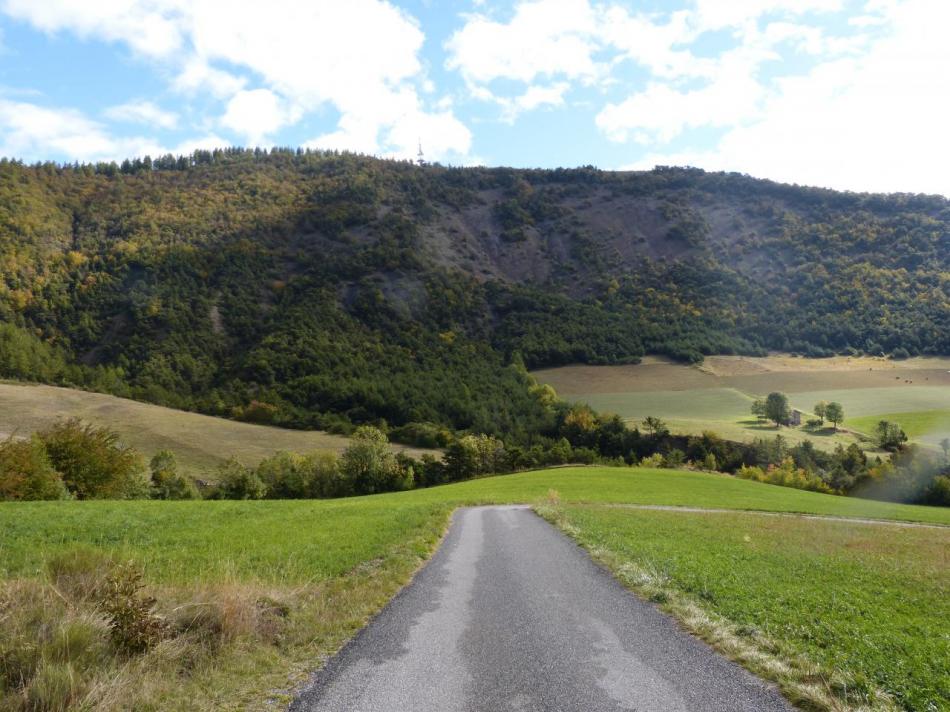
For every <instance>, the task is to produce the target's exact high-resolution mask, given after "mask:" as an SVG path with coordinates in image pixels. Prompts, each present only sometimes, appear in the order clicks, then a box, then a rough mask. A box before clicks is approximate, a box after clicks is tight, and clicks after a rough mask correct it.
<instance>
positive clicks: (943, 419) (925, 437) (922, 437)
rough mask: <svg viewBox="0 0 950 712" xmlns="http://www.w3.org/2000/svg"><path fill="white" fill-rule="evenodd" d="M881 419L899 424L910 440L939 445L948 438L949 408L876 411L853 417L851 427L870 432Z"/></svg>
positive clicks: (949, 432)
mask: <svg viewBox="0 0 950 712" xmlns="http://www.w3.org/2000/svg"><path fill="white" fill-rule="evenodd" d="M882 420H889V421H891V422H893V423H897V424H899V425H900V426H901V428H903V430H904V432H905V433H907V436H908V437H909V438H911V439H912V440H919V441H922V442H926V443H929V444H931V445H939V444H940V441H941V440H943V439H944V438H950V409H947V410H925V411H920V412H910V413H906V412H905V413H878V414H877V415H869V416H864V417H862V418H855V419H854V420H853V421H851V427H852V428H856V429H858V430H861V431H862V432H866V433H870V432H873V431H874V428H875V427H876V426H877V424H878V423H879V422H880V421H882Z"/></svg>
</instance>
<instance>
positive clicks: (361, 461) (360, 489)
mask: <svg viewBox="0 0 950 712" xmlns="http://www.w3.org/2000/svg"><path fill="white" fill-rule="evenodd" d="M340 471H341V472H342V474H343V475H344V476H345V477H346V478H347V479H348V480H349V481H350V483H351V484H352V487H353V492H354V493H355V494H372V493H374V492H392V491H396V490H405V489H411V488H412V486H413V472H412V471H411V470H410V471H406V470H404V469H402V468H401V467H399V463H398V462H396V458H395V456H394V455H393V453H392V451H391V450H390V447H389V441H388V440H387V439H386V436H385V435H384V434H383V432H382V431H381V430H379V429H378V428H374V427H372V426H368V425H364V426H361V427H359V428H357V429H356V431H355V432H354V433H353V442H352V444H351V445H350V446H349V447H348V448H347V449H346V450H344V451H343V456H342V457H341V458H340Z"/></svg>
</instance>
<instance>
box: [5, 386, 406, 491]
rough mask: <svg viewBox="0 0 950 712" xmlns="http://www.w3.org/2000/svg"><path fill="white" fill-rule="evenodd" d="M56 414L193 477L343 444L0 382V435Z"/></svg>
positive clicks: (25, 430) (24, 430) (44, 422)
mask: <svg viewBox="0 0 950 712" xmlns="http://www.w3.org/2000/svg"><path fill="white" fill-rule="evenodd" d="M59 418H82V419H83V420H86V421H88V422H90V423H92V424H94V425H97V426H105V427H108V428H109V429H110V430H114V431H115V432H117V433H118V434H119V436H120V437H121V438H122V441H123V442H124V443H125V444H126V445H130V446H132V447H134V448H135V449H136V450H138V451H139V452H140V453H142V454H143V455H144V456H145V457H146V458H149V457H151V456H152V455H153V454H154V453H156V452H157V451H159V450H163V449H168V450H171V451H172V452H174V453H175V456H176V457H177V458H178V462H179V465H180V466H181V468H182V470H184V471H186V472H188V473H190V474H192V475H198V476H200V475H202V474H204V473H206V472H208V471H209V470H213V469H214V468H215V467H217V466H218V465H219V464H220V463H221V462H222V461H223V460H224V459H225V457H227V456H231V457H234V458H236V459H237V460H239V461H240V462H242V463H244V464H246V465H256V464H257V463H258V462H259V461H260V460H262V459H264V458H265V457H269V456H270V455H273V454H274V452H275V451H276V450H289V451H292V452H313V451H314V450H332V451H335V452H341V451H342V450H343V449H345V448H346V446H347V445H348V444H349V441H348V440H347V438H345V437H343V436H340V435H333V434H331V433H325V432H320V431H304V430H288V429H285V428H273V427H269V426H266V425H255V424H252V423H239V422H237V421H233V420H227V419H225V418H215V417H212V416H208V415H200V414H198V413H188V412H186V411H181V410H175V409H172V408H163V407H162V406H158V405H151V404H148V403H139V402H138V401H133V400H128V399H126V398H116V397H115V396H109V395H104V394H102V393H90V392H87V391H80V390H74V389H70V388H58V387H55V386H42V385H28V384H22V383H10V382H0V438H5V437H8V436H10V435H16V436H27V435H29V434H30V433H32V432H34V431H36V430H39V429H41V428H44V427H47V426H48V425H51V424H52V423H54V422H55V421H56V420H58V419H59ZM395 447H396V448H397V449H403V448H401V447H399V446H395ZM418 452H422V451H418ZM222 453H224V456H222Z"/></svg>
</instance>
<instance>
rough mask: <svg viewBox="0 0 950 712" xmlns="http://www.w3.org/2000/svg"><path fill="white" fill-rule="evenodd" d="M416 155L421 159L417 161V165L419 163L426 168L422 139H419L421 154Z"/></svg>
mask: <svg viewBox="0 0 950 712" xmlns="http://www.w3.org/2000/svg"><path fill="white" fill-rule="evenodd" d="M416 155H417V156H418V159H419V160H418V161H417V163H418V164H419V165H420V166H424V165H425V164H426V161H425V154H424V153H423V152H422V139H421V138H420V139H419V153H418V154H416Z"/></svg>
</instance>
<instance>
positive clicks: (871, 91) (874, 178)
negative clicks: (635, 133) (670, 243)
mask: <svg viewBox="0 0 950 712" xmlns="http://www.w3.org/2000/svg"><path fill="white" fill-rule="evenodd" d="M888 23H889V25H890V27H891V28H892V31H891V33H890V34H889V35H888V36H886V37H883V38H881V39H879V40H877V41H875V42H873V43H872V44H871V45H870V47H869V49H868V51H867V52H866V53H865V54H864V55H863V56H861V57H858V58H853V57H848V58H842V59H837V60H834V61H831V62H825V63H823V64H821V65H819V66H817V67H816V68H815V69H813V70H812V71H811V72H809V73H808V74H806V75H804V76H800V77H794V78H787V79H784V80H782V81H781V82H780V84H779V86H778V88H777V90H776V91H775V92H774V94H773V95H772V96H771V97H770V98H769V99H768V101H767V102H765V104H764V105H763V108H762V115H761V118H760V120H757V121H755V122H752V123H750V124H748V125H745V126H740V127H737V128H733V129H731V130H729V131H727V132H726V134H725V135H724V136H723V138H722V140H721V141H720V142H719V143H718V145H717V146H716V147H715V148H714V149H710V150H692V151H681V152H676V153H652V154H651V155H649V156H647V157H646V158H645V159H644V160H643V161H640V162H638V164H637V165H638V167H644V166H652V165H653V164H656V163H662V164H670V163H676V164H687V163H688V164H691V165H697V166H700V167H705V168H709V169H721V170H737V171H742V172H746V173H751V174H753V175H758V176H763V177H770V178H775V179H777V180H785V181H791V182H797V183H803V184H810V185H821V186H827V187H833V188H839V189H852V190H871V191H916V192H935V193H942V194H944V195H950V178H948V177H947V174H946V166H947V164H948V163H950V143H948V142H947V141H944V140H942V138H941V137H942V136H943V135H944V133H945V132H946V117H947V116H948V115H950V75H948V74H947V72H946V67H947V66H950V45H948V44H947V43H946V41H945V38H944V28H946V27H947V26H948V24H950V6H948V5H945V4H942V3H932V2H928V0H912V1H910V2H905V3H902V4H900V5H896V6H893V7H892V8H891V9H890V10H889V15H888Z"/></svg>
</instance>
